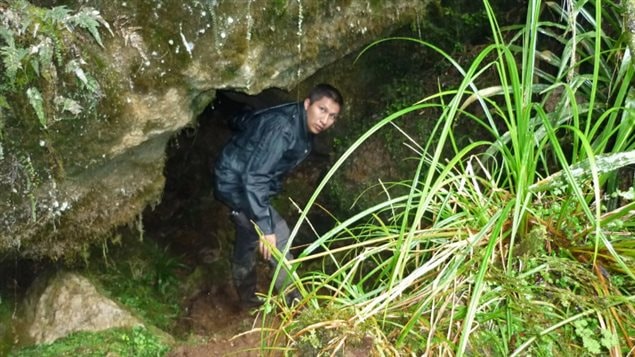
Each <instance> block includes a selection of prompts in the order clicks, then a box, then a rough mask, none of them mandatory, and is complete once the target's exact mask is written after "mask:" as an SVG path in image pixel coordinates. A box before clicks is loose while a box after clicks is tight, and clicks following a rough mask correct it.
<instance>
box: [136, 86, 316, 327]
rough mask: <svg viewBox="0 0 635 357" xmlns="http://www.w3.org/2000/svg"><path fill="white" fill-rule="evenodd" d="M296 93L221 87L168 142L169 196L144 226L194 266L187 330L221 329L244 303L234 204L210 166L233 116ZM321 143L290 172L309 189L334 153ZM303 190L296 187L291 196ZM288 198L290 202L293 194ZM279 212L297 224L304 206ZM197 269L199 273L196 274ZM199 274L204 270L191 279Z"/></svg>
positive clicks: (263, 283)
mask: <svg viewBox="0 0 635 357" xmlns="http://www.w3.org/2000/svg"><path fill="white" fill-rule="evenodd" d="M295 100H297V98H296V97H295V96H292V95H290V94H289V93H287V92H284V91H282V90H278V89H267V90H265V91H263V92H262V93H260V94H258V95H255V96H249V95H245V94H242V93H238V92H232V91H219V92H218V93H217V95H216V99H215V100H214V101H213V103H211V104H210V105H209V106H208V107H207V108H206V109H205V110H204V111H203V113H202V114H201V115H200V116H199V117H198V120H197V122H196V124H195V125H193V126H192V127H187V128H184V129H183V130H181V132H179V133H178V134H177V135H175V136H174V137H173V138H172V139H171V141H170V142H169V144H168V146H167V148H166V163H165V168H164V176H165V186H164V192H163V196H162V199H161V202H160V203H159V204H158V205H156V206H154V207H149V208H148V209H146V211H145V212H144V215H143V227H144V232H145V236H146V237H148V238H149V239H154V240H156V241H157V242H158V243H159V244H160V245H161V246H166V247H169V249H170V252H171V253H172V254H175V255H178V256H180V257H181V258H182V259H183V263H184V264H186V265H187V266H188V267H189V268H190V273H188V274H189V276H188V277H183V278H184V279H187V280H188V281H187V282H186V283H185V285H188V288H187V289H188V290H189V291H187V292H185V294H186V295H188V296H186V300H187V301H186V302H185V303H184V304H185V305H186V306H184V309H183V310H184V313H185V315H186V316H184V317H183V319H184V321H183V322H182V323H179V325H181V326H180V327H178V328H177V329H178V330H180V332H185V333H187V332H199V333H206V332H209V331H218V330H220V329H223V328H224V327H225V326H223V324H224V323H225V322H226V320H224V319H223V317H224V316H227V317H228V318H232V319H235V318H237V315H236V314H237V313H238V312H239V310H240V309H239V308H238V306H237V305H236V301H237V297H236V293H235V291H234V290H233V287H232V285H231V273H230V260H229V257H230V255H231V253H232V250H233V240H234V228H233V225H232V224H231V222H230V220H229V216H228V214H229V211H228V209H227V208H226V207H225V206H223V205H222V204H221V203H220V202H219V201H217V200H216V199H215V198H214V195H213V189H212V171H211V170H212V168H213V166H214V163H215V160H216V157H217V155H218V154H219V153H220V151H221V149H222V147H223V145H224V144H225V143H226V142H227V141H228V140H229V139H230V137H231V135H232V132H231V129H229V127H228V125H227V120H228V119H229V118H231V117H232V116H234V115H236V114H237V113H239V112H240V111H242V110H244V109H246V108H250V109H256V110H257V109H262V108H267V107H270V106H273V105H277V104H281V103H286V102H291V101H295ZM318 147H319V145H318ZM321 147H322V149H318V150H314V153H313V154H312V155H311V156H310V157H309V158H307V160H305V163H303V164H301V165H300V166H299V167H298V168H296V170H294V172H292V173H291V174H290V176H292V175H294V176H295V180H296V181H298V182H302V183H303V184H306V185H307V187H306V191H305V192H310V191H311V190H312V189H313V188H314V187H315V185H317V183H318V182H319V178H320V176H321V174H322V173H323V170H325V169H326V167H327V165H326V162H325V161H326V159H327V158H328V155H325V153H324V149H323V148H324V146H323V145H322V146H321ZM285 186H286V185H285ZM294 186H295V184H294ZM309 186H310V187H309ZM295 189H296V188H295V187H294V188H293V189H292V190H295ZM288 193H289V192H283V193H282V195H280V196H283V197H281V198H278V199H281V200H283V202H287V199H286V198H284V195H285V194H288ZM297 195H298V193H297V192H295V191H294V192H293V194H292V195H291V196H297ZM293 198H294V199H296V198H297V197H293ZM300 199H302V198H300ZM286 204H287V206H290V205H289V204H288V202H287V203H286ZM299 204H300V205H302V204H303V202H299ZM280 212H281V214H282V215H283V216H285V218H286V219H287V221H288V223H289V225H290V226H293V224H294V223H295V221H296V219H297V216H298V213H297V211H296V212H294V210H293V209H291V208H288V209H284V210H281V211H280ZM306 230H308V227H307V228H306ZM309 236H314V235H313V234H311V233H310V232H305V233H304V234H303V233H302V232H301V234H299V235H298V239H296V242H297V244H298V245H300V246H301V245H304V244H306V243H307V239H308V238H306V237H309ZM301 237H303V238H302V239H300V238H301ZM296 253H297V251H296ZM260 265H261V269H258V271H259V274H260V278H259V285H260V289H259V290H260V291H266V289H267V287H268V284H269V281H270V277H269V276H268V275H267V274H269V273H270V272H269V269H268V266H267V264H266V263H264V262H262V261H261V262H260ZM197 271H199V272H200V273H198V274H197V273H196V272H197ZM192 276H198V278H197V279H195V280H194V281H189V280H191V277H192ZM191 285H196V287H195V288H192V287H191ZM175 332H177V333H179V331H175Z"/></svg>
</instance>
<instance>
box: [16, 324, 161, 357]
mask: <svg viewBox="0 0 635 357" xmlns="http://www.w3.org/2000/svg"><path fill="white" fill-rule="evenodd" d="M169 350H170V346H169V345H168V344H167V343H166V342H164V341H162V340H161V338H160V337H158V336H157V335H155V334H153V333H152V332H151V331H150V330H148V329H145V328H143V327H133V328H127V329H124V328H115V329H110V330H106V331H102V332H77V333H73V334H71V335H69V336H67V337H65V338H62V339H59V340H57V341H55V342H54V343H52V344H46V345H38V346H33V347H27V348H22V349H19V350H15V351H13V352H11V354H10V355H9V356H13V357H36V356H37V357H59V356H68V357H71V356H73V357H74V356H139V357H142V356H148V357H149V356H153V357H155V356H164V355H166V354H167V353H168V352H169Z"/></svg>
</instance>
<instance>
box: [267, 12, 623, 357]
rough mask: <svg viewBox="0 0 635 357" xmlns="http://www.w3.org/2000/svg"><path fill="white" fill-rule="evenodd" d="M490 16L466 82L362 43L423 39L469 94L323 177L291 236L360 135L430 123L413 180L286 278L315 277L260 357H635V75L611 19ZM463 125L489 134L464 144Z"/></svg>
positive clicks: (313, 249) (438, 102) (344, 227)
mask: <svg viewBox="0 0 635 357" xmlns="http://www.w3.org/2000/svg"><path fill="white" fill-rule="evenodd" d="M483 4H484V6H485V9H486V11H487V13H488V18H489V22H490V25H491V31H492V33H491V38H492V41H491V44H489V45H488V46H486V47H484V48H483V49H482V50H481V52H480V53H479V54H478V55H477V56H476V57H475V58H474V60H473V62H472V63H471V65H470V66H469V67H467V68H462V67H461V66H460V65H459V63H457V62H456V61H454V60H453V59H452V58H451V57H450V56H449V55H448V54H446V53H444V52H443V51H442V50H440V49H439V48H437V47H436V46H434V45H432V44H429V43H426V42H424V41H421V40H418V39H412V38H400V39H393V38H391V39H385V40H381V41H378V42H377V43H375V44H373V45H371V46H378V45H381V43H382V42H384V41H394V40H400V41H413V42H417V43H419V44H421V45H422V46H426V47H429V48H432V49H434V50H435V51H437V52H438V53H440V54H441V55H443V56H444V58H445V59H446V60H447V61H449V63H451V64H452V66H453V67H454V68H455V69H456V70H457V71H458V72H459V73H461V76H462V78H463V79H462V81H461V83H460V85H459V86H458V87H457V88H454V89H451V90H441V91H439V92H438V93H436V94H433V95H428V96H426V97H425V98H424V99H422V100H421V101H419V102H417V103H415V104H413V105H411V106H409V107H407V108H404V109H402V110H399V111H397V112H395V113H394V114H392V115H389V116H387V117H386V118H384V119H383V120H381V121H380V122H378V123H377V124H376V125H375V126H374V127H372V128H371V129H370V130H368V131H367V132H365V133H364V134H363V135H362V136H361V137H360V138H359V139H358V140H357V141H356V142H355V143H354V144H353V145H352V146H351V147H350V148H349V149H348V150H347V151H346V152H345V153H344V154H343V156H342V157H341V158H340V159H339V160H338V161H337V162H336V163H335V165H334V166H333V168H332V170H331V171H330V172H329V173H328V174H327V175H326V177H325V179H324V181H323V182H322V183H321V184H320V186H319V187H318V189H317V190H316V192H315V193H314V195H313V197H312V199H311V200H310V201H309V204H308V206H307V207H306V208H305V209H304V210H303V214H302V215H301V217H300V222H302V221H303V220H304V219H305V218H306V213H307V211H308V210H309V209H310V208H311V206H312V205H313V202H314V201H315V199H316V197H317V195H318V194H319V193H320V191H321V190H322V188H324V186H325V185H326V184H327V183H328V181H329V179H330V178H331V177H332V176H333V174H334V172H335V171H336V170H338V169H339V168H340V166H341V165H342V163H343V162H344V161H345V160H346V159H348V158H349V157H351V156H352V155H354V153H355V150H356V149H357V148H358V147H359V146H360V145H361V144H362V143H363V142H364V141H365V140H366V139H367V138H369V137H370V136H372V135H374V134H375V133H377V132H378V131H379V130H381V128H382V127H384V126H386V125H387V124H389V123H392V122H393V121H395V120H396V119H398V118H400V117H402V116H404V115H405V114H408V113H420V112H422V110H423V109H435V110H436V111H437V112H438V113H440V115H439V116H438V117H433V118H420V120H431V121H433V122H435V123H436V124H435V128H434V131H433V133H432V135H431V136H430V138H429V140H428V141H427V142H424V143H419V142H416V141H415V140H412V139H410V138H409V137H408V136H407V135H405V136H404V137H405V138H406V141H407V145H409V146H410V147H412V148H413V150H414V151H415V152H416V153H417V155H418V157H419V164H418V167H417V169H416V170H415V172H413V173H412V177H410V178H406V179H404V181H402V182H398V183H394V184H390V185H389V184H384V185H383V187H384V190H385V193H386V199H385V201H384V202H383V203H380V204H377V205H375V206H372V207H367V208H366V209H364V210H363V211H362V212H360V213H358V214H355V215H354V216H352V217H348V218H346V219H343V220H341V221H338V224H337V225H336V226H335V227H334V228H333V229H331V230H330V231H329V232H327V233H326V234H323V235H321V236H320V237H318V238H317V239H316V241H315V242H313V243H312V244H311V245H310V246H308V247H307V248H306V249H305V250H304V251H303V253H302V254H301V255H299V256H298V258H296V259H295V260H294V261H292V262H288V263H289V264H286V265H285V266H286V268H288V269H294V268H295V267H297V266H298V265H299V264H301V263H305V262H309V261H312V262H315V261H320V262H322V264H323V267H322V269H317V270H315V271H310V272H303V274H302V276H301V277H300V276H298V275H296V282H295V286H296V287H297V288H298V289H299V290H300V291H301V292H302V295H303V299H302V301H301V302H300V303H299V304H297V305H295V308H286V307H285V305H284V304H281V309H271V307H272V306H273V305H272V302H269V304H268V305H265V310H264V311H265V312H267V313H271V312H272V311H277V314H278V315H277V317H276V318H271V319H265V323H263V330H264V331H267V334H264V333H263V337H265V336H268V337H267V338H265V339H263V350H267V349H269V348H272V347H270V346H274V345H275V346H278V347H276V349H277V350H279V349H280V348H283V349H285V350H288V351H295V352H298V351H302V353H303V354H312V355H322V354H324V355H337V354H344V353H345V352H346V351H347V349H351V350H352V349H360V348H361V349H365V350H366V351H367V352H370V353H372V354H377V355H459V356H460V355H466V354H467V355H549V356H551V355H597V354H602V355H612V356H621V355H627V354H629V353H630V354H632V353H633V350H634V342H635V341H634V340H633V336H635V317H634V316H635V296H633V293H634V291H635V275H634V272H635V264H634V262H635V260H634V259H635V240H634V238H635V237H634V232H635V224H634V223H633V222H634V220H633V215H634V214H635V213H634V212H635V200H634V199H633V187H632V175H633V173H632V165H633V164H634V163H635V139H634V136H633V133H632V131H633V127H634V124H635V111H634V109H633V107H634V105H635V90H634V89H633V88H632V85H631V83H632V82H633V73H634V71H635V66H633V63H632V58H631V53H630V52H629V50H628V47H627V41H626V38H627V36H625V35H626V32H625V31H626V30H625V25H624V24H623V23H622V15H623V14H622V9H621V8H620V6H619V4H617V3H615V2H612V1H601V0H596V1H577V2H573V1H564V2H563V4H561V3H560V2H541V1H539V0H531V1H529V4H528V8H527V20H526V22H525V23H524V24H523V25H518V26H513V27H509V28H505V29H502V28H500V27H499V25H498V23H497V19H496V16H495V14H494V13H493V11H492V8H491V6H490V4H489V2H488V1H487V0H484V1H483ZM426 112H430V111H426ZM459 121H460V123H461V125H462V126H468V127H469V126H471V127H473V128H481V129H485V130H486V131H487V132H488V133H489V137H483V138H473V139H474V140H473V141H471V143H470V144H468V145H465V146H459V145H458V142H459V140H457V136H456V133H455V132H454V131H453V128H454V125H456V124H457V123H458V122H459ZM462 142H463V141H462ZM629 165H630V168H629ZM629 170H630V171H629ZM404 186H405V187H406V188H407V191H408V193H407V194H405V195H403V194H394V192H395V191H394V190H393V188H395V187H398V188H400V190H399V192H403V187H404ZM309 223H310V222H309ZM298 225H299V224H298ZM297 230H298V226H296V229H295V230H294V234H295V232H297ZM272 301H275V300H272ZM266 316H267V315H265V317H266ZM268 346H269V347H268ZM280 346H282V347H280Z"/></svg>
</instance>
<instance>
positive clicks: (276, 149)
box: [243, 125, 291, 234]
mask: <svg viewBox="0 0 635 357" xmlns="http://www.w3.org/2000/svg"><path fill="white" fill-rule="evenodd" d="M261 134H262V135H261V138H260V141H259V142H258V143H257V145H256V148H255V150H254V151H253V153H252V155H251V157H250V158H249V161H248V162H247V166H246V167H245V172H244V173H243V175H244V176H243V182H244V183H245V194H246V196H247V197H246V198H247V205H248V208H249V210H250V211H251V212H250V213H251V216H252V217H253V218H254V220H255V222H256V224H257V225H258V227H259V228H260V229H261V230H262V232H263V233H264V234H271V233H273V222H272V218H271V210H270V208H271V204H270V195H271V188H272V187H271V185H272V180H273V179H274V177H273V175H274V170H275V166H276V164H277V163H278V162H279V161H280V160H281V159H282V156H283V154H284V152H285V150H286V149H287V148H288V147H289V145H290V140H291V139H290V133H289V132H288V128H285V127H283V126H282V125H266V126H265V127H263V128H262V131H261Z"/></svg>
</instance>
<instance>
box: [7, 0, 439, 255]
mask: <svg viewBox="0 0 635 357" xmlns="http://www.w3.org/2000/svg"><path fill="white" fill-rule="evenodd" d="M428 2H429V1H427V0H402V1H366V0H352V1H345V2H340V3H339V5H331V4H330V3H328V4H327V3H325V2H324V1H318V0H289V1H270V0H243V1H234V0H214V1H199V0H185V1H167V2H166V1H160V0H153V1H148V0H126V1H100V0H81V1H80V0H75V1H65V2H63V3H64V4H66V5H67V6H68V7H67V9H69V10H71V11H70V12H69V13H68V14H67V15H66V17H64V16H63V14H62V15H60V13H61V12H60V11H58V12H56V13H55V14H56V16H60V18H61V19H62V20H60V22H58V25H57V27H51V26H49V25H50V23H51V20H50V19H51V18H52V16H48V17H46V16H39V17H38V15H37V14H42V11H44V10H43V9H42V8H36V7H35V6H34V5H39V6H55V5H59V4H60V3H62V2H59V1H52V0H48V1H32V4H29V3H27V2H26V1H17V0H16V1H15V2H13V3H14V4H18V5H17V6H14V7H13V8H11V7H10V6H8V5H2V4H0V11H1V12H2V15H3V16H2V17H1V18H0V21H1V23H0V24H2V25H3V26H4V27H7V28H10V29H12V30H13V31H14V33H15V44H14V47H15V48H16V49H18V50H19V49H24V50H25V51H26V52H25V53H28V54H30V55H28V56H27V58H31V59H32V60H31V62H29V61H28V60H24V61H23V62H24V63H22V67H21V69H20V70H18V71H17V72H15V73H13V72H11V73H10V72H6V76H5V78H3V80H4V81H10V80H12V78H9V77H12V76H13V77H16V78H13V82H14V83H13V87H4V90H3V91H0V108H2V107H3V105H2V99H3V98H2V97H3V95H4V97H5V98H4V100H5V101H6V102H7V104H8V106H7V107H6V108H4V109H0V257H1V256H3V255H7V254H18V255H20V256H23V257H30V258H43V257H48V258H52V259H59V258H73V257H77V256H78V254H82V253H83V252H85V251H86V249H87V248H88V247H89V246H91V245H93V244H95V243H98V242H101V241H102V240H103V239H104V238H105V237H106V236H107V234H108V233H109V232H110V231H111V229H112V228H113V227H116V226H119V225H122V224H126V223H130V222H132V221H134V220H135V219H136V217H138V216H139V214H140V212H142V210H143V209H144V207H146V206H147V205H148V204H153V203H156V202H157V201H159V200H160V195H161V192H162V189H163V185H164V176H163V169H164V160H165V146H166V143H167V142H168V140H169V139H170V138H171V137H172V136H173V135H174V133H176V132H178V131H179V130H181V129H182V128H184V127H186V126H188V125H191V124H193V122H194V119H195V118H196V117H197V115H198V114H199V113H200V112H201V111H202V110H203V109H204V108H205V107H206V106H207V105H208V104H209V103H210V101H211V100H212V99H213V98H214V96H215V93H216V90H219V89H233V90H237V91H241V92H244V93H248V94H254V93H258V92H260V91H261V90H263V89H265V88H271V87H277V88H282V89H290V88H293V87H294V86H296V85H298V84H299V83H301V82H302V81H303V80H305V79H306V78H307V77H308V76H311V75H312V74H313V73H314V72H315V71H317V70H318V69H320V68H322V67H324V66H326V65H328V64H330V63H332V62H334V61H336V60H337V59H339V58H342V57H343V56H345V55H347V54H350V53H352V52H353V51H355V50H358V49H359V48H360V47H362V46H364V45H365V44H367V43H369V42H370V41H372V40H374V39H377V38H380V37H382V36H384V35H387V34H389V33H390V32H391V31H393V30H394V29H396V28H398V27H401V26H403V25H404V24H408V23H411V22H412V21H414V20H415V19H421V18H425V16H424V14H425V7H426V6H427V3H428ZM91 8H92V9H96V10H97V11H99V12H98V13H97V12H95V11H93V10H92V9H91ZM58 9H59V8H58ZM26 14H30V15H28V16H31V18H28V19H27V15H26ZM34 14H35V15H34ZM77 14H82V15H83V16H84V17H80V16H78V15H77ZM73 16H75V17H73ZM91 17H92V19H93V20H94V22H92V23H91V22H89V21H87V20H86V19H87V18H91ZM46 19H48V20H46ZM47 21H48V23H47ZM73 21H74V22H73ZM25 24H28V27H26V31H22V30H21V29H24V28H25V27H24V25H25ZM60 24H62V25H60ZM96 24H98V27H97V28H96V27H95V26H97V25H96ZM51 28H53V30H51ZM95 29H98V30H99V36H98V37H96V36H95ZM47 31H48V32H47ZM102 44H103V45H102ZM7 45H8V42H7V40H6V39H3V38H1V37H0V46H7ZM8 47H10V46H8ZM46 48H48V49H49V50H50V49H52V51H53V53H54V54H53V55H52V59H51V60H48V61H47V60H45V59H44V60H43V59H42V58H43V57H37V56H39V55H42V53H44V50H43V49H46ZM29 56H30V57H29ZM38 58H39V59H38ZM33 59H34V60H33ZM38 61H39V62H38ZM33 62H38V63H39V64H38V66H37V68H35V66H33ZM5 65H6V64H5ZM32 68H35V69H32ZM4 69H6V68H4ZM333 84H335V85H336V86H337V85H339V84H343V83H333ZM7 88H9V89H10V90H7ZM33 88H37V89H39V91H38V92H39V93H40V94H41V96H42V98H43V99H42V102H41V103H42V104H38V99H37V95H34V93H35V92H34V91H33ZM0 89H2V87H0ZM29 90H30V91H29ZM26 93H29V95H27V94H26ZM35 94H37V93H35ZM34 98H35V99H34ZM66 99H71V100H73V101H74V102H75V104H78V105H80V106H81V107H78V106H74V105H67V104H68V103H73V102H69V101H65V100H66ZM38 105H39V108H38ZM7 108H8V109H7ZM38 109H39V111H38Z"/></svg>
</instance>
